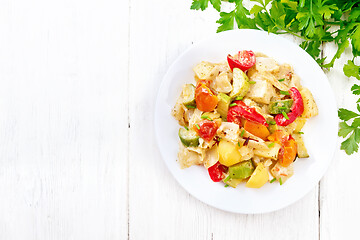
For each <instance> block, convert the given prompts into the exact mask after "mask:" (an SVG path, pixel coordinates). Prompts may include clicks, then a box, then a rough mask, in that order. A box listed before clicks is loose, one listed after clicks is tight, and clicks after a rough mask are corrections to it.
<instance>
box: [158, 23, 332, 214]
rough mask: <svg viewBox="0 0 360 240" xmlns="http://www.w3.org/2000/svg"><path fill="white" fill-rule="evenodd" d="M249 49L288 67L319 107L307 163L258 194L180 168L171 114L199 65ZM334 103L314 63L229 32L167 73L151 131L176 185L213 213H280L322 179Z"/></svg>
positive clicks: (272, 39)
mask: <svg viewBox="0 0 360 240" xmlns="http://www.w3.org/2000/svg"><path fill="white" fill-rule="evenodd" d="M239 50H253V51H255V52H262V53H265V54H266V55H268V56H270V57H273V58H274V59H275V60H276V61H277V62H278V63H289V64H291V65H292V66H293V68H294V71H295V73H296V74H298V75H299V76H300V78H301V83H302V85H303V86H305V87H307V88H309V89H310V91H311V92H312V93H313V96H314V98H315V101H316V103H317V105H318V108H319V115H318V116H316V117H314V118H312V119H310V120H309V121H308V122H307V123H306V125H305V127H304V129H303V132H304V133H305V134H304V135H303V137H304V141H305V144H306V147H307V149H308V152H309V155H310V158H307V159H298V160H297V161H296V162H295V164H294V175H293V176H292V177H291V178H290V179H289V180H288V181H287V182H286V183H284V184H283V185H281V186H280V185H279V184H278V183H277V182H275V183H272V184H270V183H268V184H265V185H264V186H263V187H262V188H260V189H252V188H246V187H245V185H244V184H240V185H239V186H238V187H237V188H235V189H233V188H231V187H229V188H225V187H224V184H223V183H221V182H220V183H215V182H212V181H211V179H210V177H209V175H208V173H207V170H206V169H205V168H204V167H203V166H192V167H190V168H187V169H184V170H182V169H180V167H179V164H178V162H177V161H176V159H177V152H178V149H179V145H178V143H179V139H178V130H179V127H180V126H179V125H178V123H177V121H176V120H175V119H174V118H173V117H172V116H171V109H172V107H173V106H174V104H175V102H176V99H177V97H178V96H179V94H180V92H181V86H182V85H183V84H184V83H194V81H195V80H194V73H193V71H192V68H193V66H195V65H196V64H197V63H199V62H200V61H210V62H220V61H224V60H226V56H227V54H229V53H230V54H234V53H236V52H237V51H239ZM337 126H338V122H337V110H336V102H335V98H334V95H333V92H332V89H331V87H330V85H329V83H328V80H327V78H326V76H325V74H324V73H323V71H322V70H321V68H320V67H319V66H318V65H317V63H316V62H315V61H314V60H313V59H312V58H311V57H310V56H309V55H308V54H307V53H306V52H305V51H304V50H302V49H301V48H300V47H298V46H297V45H296V44H295V43H293V42H290V41H288V40H286V39H284V38H282V37H279V36H277V35H273V34H268V33H266V32H263V31H257V30H247V29H246V30H233V31H227V32H223V33H219V34H216V35H214V36H213V37H211V38H208V39H206V40H205V41H202V42H200V43H198V44H195V45H193V46H192V47H190V48H189V49H188V50H187V51H185V52H184V53H183V54H182V55H181V56H179V57H178V59H177V60H176V61H175V62H174V63H173V64H172V65H171V67H170V68H169V70H168V72H167V73H166V75H165V77H164V79H163V81H162V83H161V86H160V89H159V93H158V96H157V101H156V107H155V131H156V138H157V143H158V146H159V149H160V152H161V155H162V157H163V159H164V161H165V163H166V165H167V166H168V168H169V170H170V171H171V173H172V174H173V175H174V177H175V178H176V180H177V181H178V182H179V183H180V184H181V186H183V187H184V188H185V189H186V190H187V191H188V192H189V193H190V194H191V195H193V196H194V197H196V198H197V199H199V200H201V201H203V202H204V203H207V204H209V205H211V206H214V207H216V208H219V209H222V210H225V211H229V212H236V213H265V212H271V211H275V210H278V209H281V208H284V207H286V206H288V205H290V204H292V203H294V202H295V201H297V200H299V199H300V198H302V197H303V196H305V195H306V194H307V193H308V192H309V191H310V190H311V189H313V187H315V186H316V184H317V183H318V182H319V180H320V179H321V177H322V176H323V175H324V173H325V171H326V169H327V167H328V165H329V163H330V162H331V159H332V157H333V153H334V150H335V147H336V139H337V128H338V127H337Z"/></svg>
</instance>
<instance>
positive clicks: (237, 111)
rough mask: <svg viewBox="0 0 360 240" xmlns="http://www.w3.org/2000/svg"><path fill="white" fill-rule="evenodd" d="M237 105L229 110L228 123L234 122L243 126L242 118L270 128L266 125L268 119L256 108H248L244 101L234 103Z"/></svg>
mask: <svg viewBox="0 0 360 240" xmlns="http://www.w3.org/2000/svg"><path fill="white" fill-rule="evenodd" d="M233 103H236V105H235V106H232V107H230V108H229V111H228V114H227V121H228V122H233V123H236V124H239V125H240V124H241V118H245V119H246V120H249V121H252V122H256V123H260V124H262V125H264V126H266V127H267V126H269V125H268V124H267V123H266V119H265V118H264V117H263V115H261V114H260V113H258V112H256V110H255V108H252V107H249V106H247V105H246V104H245V103H244V102H243V101H234V102H233Z"/></svg>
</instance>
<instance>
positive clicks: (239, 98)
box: [235, 96, 244, 101]
mask: <svg viewBox="0 0 360 240" xmlns="http://www.w3.org/2000/svg"><path fill="white" fill-rule="evenodd" d="M243 98H244V97H241V96H237V97H236V98H235V100H238V101H240V100H242V99H243Z"/></svg>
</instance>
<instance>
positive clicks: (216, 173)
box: [208, 162, 228, 182]
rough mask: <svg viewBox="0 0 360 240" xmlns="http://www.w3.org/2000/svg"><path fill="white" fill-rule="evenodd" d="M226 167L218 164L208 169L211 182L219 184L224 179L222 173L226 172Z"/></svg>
mask: <svg viewBox="0 0 360 240" xmlns="http://www.w3.org/2000/svg"><path fill="white" fill-rule="evenodd" d="M227 169H228V168H227V167H226V166H224V165H221V164H220V163H219V162H217V163H215V165H213V166H211V167H209V168H208V172H209V175H210V178H211V180H213V181H214V182H220V181H221V180H222V179H223V178H224V173H225V172H226V171H227Z"/></svg>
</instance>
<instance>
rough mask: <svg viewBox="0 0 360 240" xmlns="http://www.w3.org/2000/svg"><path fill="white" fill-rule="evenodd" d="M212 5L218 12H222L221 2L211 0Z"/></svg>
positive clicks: (219, 0)
mask: <svg viewBox="0 0 360 240" xmlns="http://www.w3.org/2000/svg"><path fill="white" fill-rule="evenodd" d="M210 3H211V5H213V7H214V8H215V9H216V11H218V12H220V9H221V0H210Z"/></svg>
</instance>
